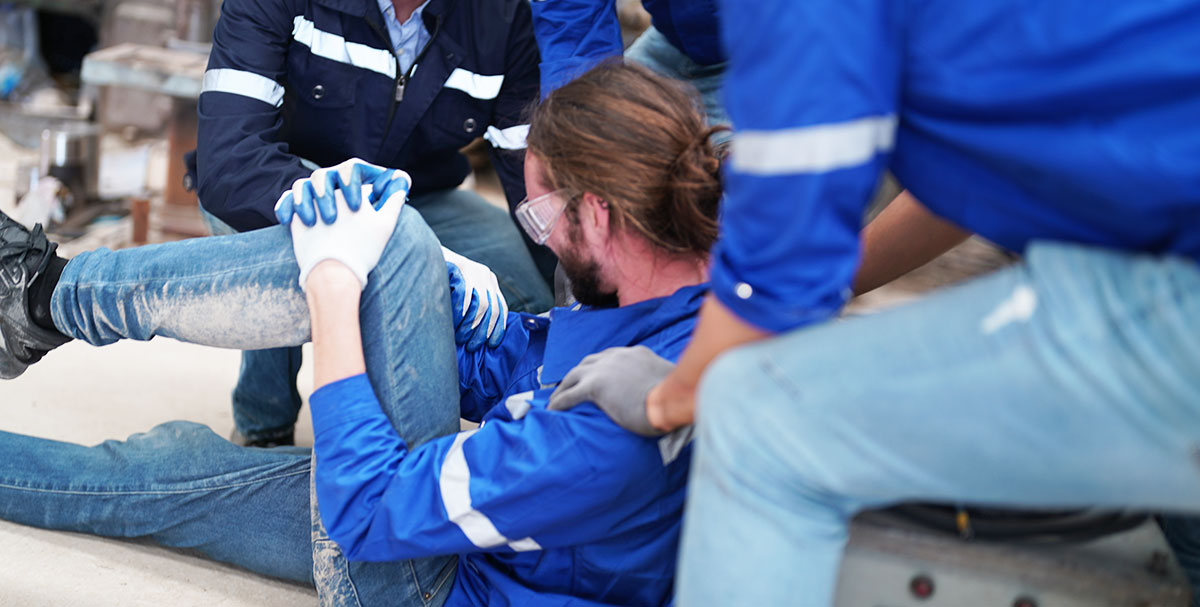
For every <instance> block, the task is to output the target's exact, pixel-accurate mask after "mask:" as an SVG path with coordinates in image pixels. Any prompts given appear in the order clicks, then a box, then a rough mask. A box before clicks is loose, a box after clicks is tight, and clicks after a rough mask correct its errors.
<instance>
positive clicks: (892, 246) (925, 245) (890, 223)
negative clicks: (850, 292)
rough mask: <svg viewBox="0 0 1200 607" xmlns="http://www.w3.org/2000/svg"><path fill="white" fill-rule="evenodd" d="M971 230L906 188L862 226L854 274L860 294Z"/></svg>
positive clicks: (929, 258) (919, 263)
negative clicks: (931, 208) (933, 209)
mask: <svg viewBox="0 0 1200 607" xmlns="http://www.w3.org/2000/svg"><path fill="white" fill-rule="evenodd" d="M970 235H971V233H970V232H967V231H966V230H963V229H962V228H959V227H958V226H956V225H954V224H952V223H950V222H948V221H946V220H944V219H942V218H940V217H938V216H936V215H934V214H933V213H931V212H929V210H928V209H926V208H925V207H924V206H922V205H921V203H920V201H918V200H917V199H916V198H914V197H913V195H912V194H909V193H908V191H907V190H905V191H903V192H901V193H900V195H899V196H897V197H896V199H895V200H893V201H892V203H891V204H889V205H888V206H887V208H885V209H884V210H883V212H881V213H880V214H879V215H878V216H877V217H875V219H874V220H872V221H871V223H869V224H867V227H865V228H863V230H862V233H861V239H862V261H861V262H860V263H859V267H858V273H857V274H856V275H855V276H854V294H855V295H861V294H863V293H866V292H867V291H870V290H872V289H875V288H878V287H881V286H883V285H885V284H887V283H889V282H891V281H893V280H895V279H897V278H899V277H901V276H903V275H904V274H906V273H908V272H909V271H912V270H915V269H917V268H919V267H921V266H923V265H925V264H927V263H929V262H930V261H933V259H934V258H935V257H937V256H938V255H941V254H942V253H945V252H946V251H948V250H950V248H951V247H954V246H955V245H957V244H959V243H961V242H962V241H964V240H966V239H967V237H968V236H970Z"/></svg>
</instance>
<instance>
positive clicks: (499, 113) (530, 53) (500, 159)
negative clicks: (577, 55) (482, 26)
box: [484, 2, 539, 209]
mask: <svg viewBox="0 0 1200 607" xmlns="http://www.w3.org/2000/svg"><path fill="white" fill-rule="evenodd" d="M515 11H516V12H515V14H514V15H513V19H512V27H511V28H510V29H509V33H508V50H507V58H506V62H505V66H504V84H503V85H501V87H500V95H499V96H497V97H496V104H495V106H494V109H493V110H492V121H491V125H490V126H489V127H488V129H487V133H486V134H485V136H484V139H485V140H487V142H488V143H489V144H491V153H490V156H491V159H492V166H494V167H495V168H496V175H497V176H498V177H499V178H500V185H501V186H502V187H503V188H504V196H505V198H507V199H508V207H509V209H513V208H516V206H517V204H519V203H520V202H521V200H522V199H524V198H525V136H526V134H528V133H529V124H528V122H527V121H526V120H525V111H526V109H527V108H529V107H530V106H531V105H533V104H534V103H537V100H538V86H539V83H538V49H537V43H536V42H534V39H533V25H532V24H531V22H530V14H529V4H527V3H525V2H518V3H516V4H515Z"/></svg>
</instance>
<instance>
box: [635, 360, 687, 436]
mask: <svg viewBox="0 0 1200 607" xmlns="http://www.w3.org/2000/svg"><path fill="white" fill-rule="evenodd" d="M695 391H696V388H695V386H691V385H688V384H686V383H684V382H681V381H680V380H678V379H676V378H675V374H673V373H672V374H671V375H668V376H667V377H665V378H664V379H663V381H661V382H659V384H658V385H656V386H654V387H653V388H651V389H650V392H649V394H647V395H646V421H648V422H650V425H651V426H654V427H655V428H657V429H658V430H661V431H663V432H670V431H672V430H674V429H676V428H678V427H680V426H686V425H688V424H690V423H692V420H693V417H694V406H695V405H694V403H695Z"/></svg>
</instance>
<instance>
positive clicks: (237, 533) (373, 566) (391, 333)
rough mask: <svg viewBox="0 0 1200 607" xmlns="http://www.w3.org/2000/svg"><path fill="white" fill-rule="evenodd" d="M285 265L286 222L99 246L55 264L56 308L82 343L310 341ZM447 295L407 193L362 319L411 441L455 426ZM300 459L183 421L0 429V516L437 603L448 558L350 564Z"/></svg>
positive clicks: (333, 588) (334, 598)
mask: <svg viewBox="0 0 1200 607" xmlns="http://www.w3.org/2000/svg"><path fill="white" fill-rule="evenodd" d="M298 274H299V271H298V269H297V267H296V261H295V258H294V257H293V255H292V247H291V240H290V237H289V236H288V233H287V230H285V229H284V228H282V227H275V228H268V229H264V230H258V231H254V232H248V233H245V234H238V235H232V236H222V237H213V238H197V239H193V240H186V241H181V242H175V243H168V244H163V245H153V246H147V247H139V248H136V249H126V250H122V251H116V252H114V251H108V250H99V251H94V252H90V253H84V254H81V255H79V256H78V257H76V258H74V259H72V260H71V261H70V263H68V264H67V267H66V269H65V270H64V272H63V275H62V278H61V280H60V282H59V284H58V286H57V288H56V289H55V291H54V297H53V300H52V308H53V316H54V322H55V325H56V326H57V327H58V329H59V330H60V331H62V332H63V333H65V334H67V335H70V336H72V337H75V338H77V339H82V340H84V341H87V342H88V343H91V344H93V345H104V344H109V343H113V342H115V341H117V340H119V339H136V340H148V339H151V338H153V337H155V336H161V337H170V338H174V339H179V340H182V341H187V342H192V343H197V344H204V345H209V346H218V347H225V348H237V349H245V348H257V347H268V346H269V347H279V346H294V345H298V344H301V343H303V342H305V341H307V340H308V339H309V320H308V309H307V306H306V304H305V299H304V295H303V293H302V292H301V291H300V289H299V286H298V284H297V279H298ZM449 306H450V299H449V294H448V285H447V280H446V272H445V264H444V262H443V261H442V255H441V252H440V249H439V248H438V243H437V240H436V239H435V238H434V236H433V233H432V232H430V230H429V228H428V227H427V226H426V225H425V223H424V221H422V219H421V217H420V215H419V214H418V213H417V212H416V211H414V210H412V209H405V210H404V211H403V212H402V213H401V216H400V222H399V224H398V226H397V228H396V231H395V233H394V234H393V235H392V238H391V240H390V242H389V243H388V246H387V249H386V250H385V252H384V254H383V257H382V259H381V260H380V262H379V265H378V266H377V267H376V268H375V270H373V271H372V272H371V274H370V284H368V286H367V288H366V290H365V291H364V293H363V298H362V306H361V309H360V319H361V322H362V336H363V348H364V351H365V354H366V362H367V372H368V375H369V377H370V379H371V383H372V385H373V386H374V388H375V391H376V394H377V395H378V396H379V399H380V402H381V403H382V405H383V407H384V410H385V411H386V412H387V414H388V416H389V418H390V419H391V421H392V424H393V425H394V426H395V428H396V430H397V432H398V433H399V434H400V435H401V436H402V437H404V438H405V440H406V441H408V442H409V443H410V444H412V445H416V444H420V443H422V442H424V441H427V440H429V439H430V438H433V437H436V436H441V435H444V434H449V433H452V432H455V431H457V429H458V390H457V386H458V377H457V366H456V364H455V348H454V337H453V332H452V329H451V325H450V309H449ZM137 372H138V370H137V369H131V370H130V373H131V377H132V374H136V373H137ZM181 372H183V373H186V366H183V367H181ZM412 377H417V378H421V379H420V381H412V380H410V379H409V378H412ZM310 469H311V468H310V456H309V451H308V450H307V449H300V448H278V449H256V448H246V447H238V446H235V445H233V444H231V443H229V442H227V441H226V440H224V439H223V438H221V437H219V436H217V435H215V434H213V433H212V431H210V430H209V429H208V428H206V427H204V426H200V425H197V424H192V423H188V422H171V423H167V424H163V425H161V426H158V427H157V428H155V429H153V430H151V431H149V432H147V433H145V434H136V435H134V436H131V437H130V438H129V439H128V440H125V441H107V442H104V443H102V444H100V445H97V446H94V447H84V446H80V445H73V444H67V443H61V442H56V441H50V440H44V439H38V438H31V437H26V436H20V435H15V434H9V433H0V518H4V519H7V520H11V521H16V522H18V523H23V524H28V525H34V526H38V527H45V528H50V529H64V530H71V531H80V532H85V533H94V534H98V535H105V536H113V537H148V538H151V539H153V540H155V541H157V542H159V543H162V544H164V545H167V546H176V547H186V548H194V549H196V550H199V551H200V552H202V553H203V554H205V555H207V556H209V557H211V558H214V559H217V560H221V561H225V562H229V563H233V564H236V565H240V566H242V567H246V568H248V569H251V570H253V571H256V572H260V573H263V574H266V575H271V576H276V577H280V578H285V579H289V580H294V581H298V582H305V583H309V582H315V584H316V586H317V589H318V591H319V592H320V594H321V596H322V601H323V603H324V604H326V605H350V606H358V605H384V604H386V605H405V606H410V605H411V606H418V605H419V606H422V607H428V606H429V605H440V604H441V603H442V602H444V600H445V597H446V594H447V593H448V591H449V589H450V587H451V586H452V580H453V575H454V570H455V561H456V559H455V557H453V556H448V557H437V558H429V559H418V560H413V561H404V562H396V563H347V562H346V560H345V558H344V557H343V556H342V555H341V552H340V551H339V550H338V549H337V547H336V545H334V544H333V543H332V542H330V541H329V540H328V537H327V536H326V535H325V534H324V530H323V528H322V527H321V526H320V517H319V515H316V513H315V508H313V509H310V507H311V506H312V505H313V504H314V503H315V500H311V499H310V479H309V476H310Z"/></svg>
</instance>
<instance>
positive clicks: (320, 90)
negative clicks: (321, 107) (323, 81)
mask: <svg viewBox="0 0 1200 607" xmlns="http://www.w3.org/2000/svg"><path fill="white" fill-rule="evenodd" d="M324 96H325V87H324V86H322V85H320V84H318V85H317V86H314V87H313V99H320V98H321V97H324Z"/></svg>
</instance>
